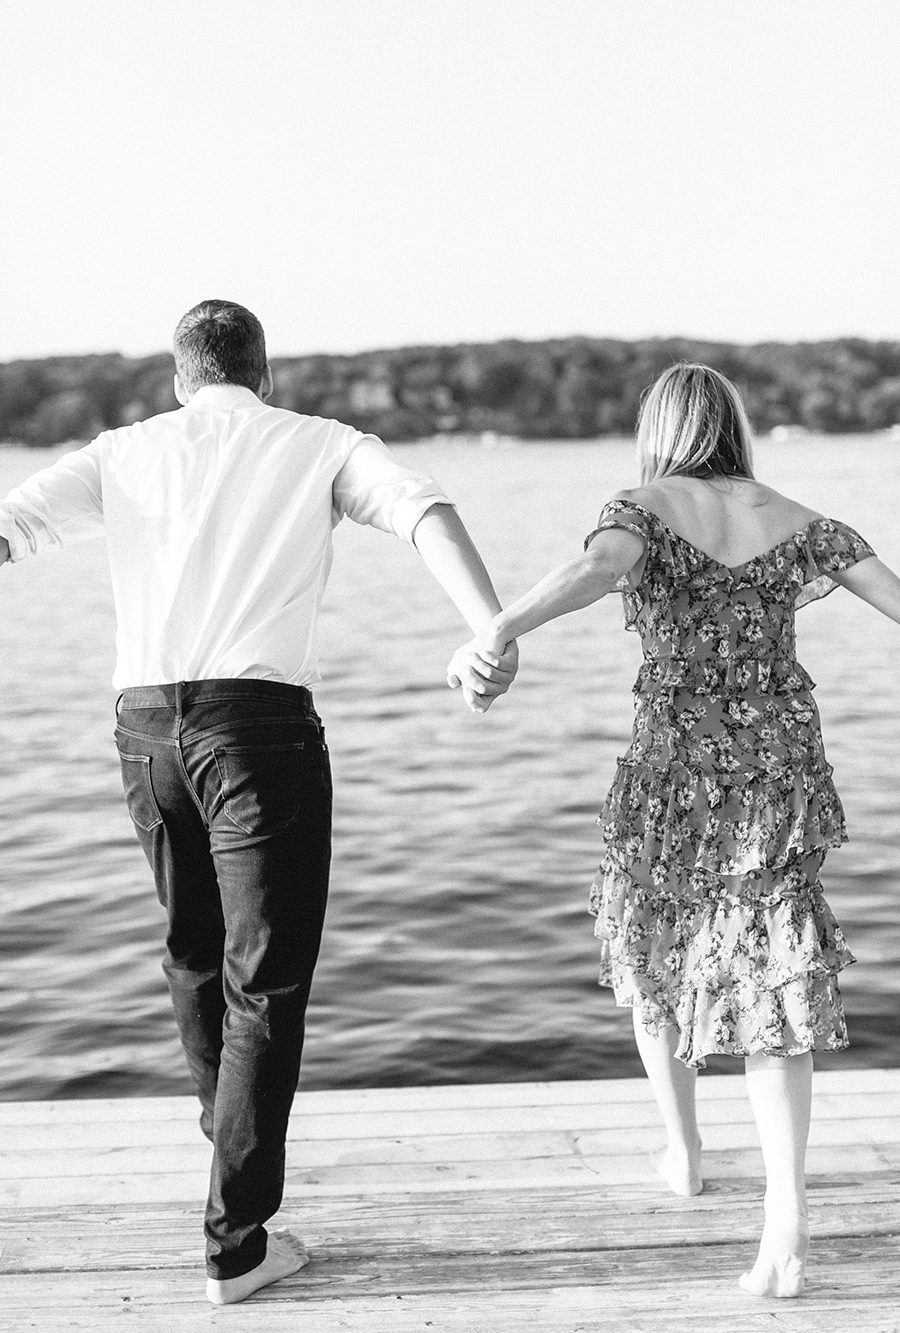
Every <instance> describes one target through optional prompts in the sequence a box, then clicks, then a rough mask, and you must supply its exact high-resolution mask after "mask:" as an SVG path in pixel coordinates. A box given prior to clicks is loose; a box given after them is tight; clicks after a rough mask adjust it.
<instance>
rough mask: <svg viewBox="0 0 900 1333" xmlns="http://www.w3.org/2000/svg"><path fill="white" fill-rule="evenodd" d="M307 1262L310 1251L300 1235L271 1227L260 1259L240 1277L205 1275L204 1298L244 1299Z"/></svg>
mask: <svg viewBox="0 0 900 1333" xmlns="http://www.w3.org/2000/svg"><path fill="white" fill-rule="evenodd" d="M308 1263H309V1255H308V1254H307V1253H306V1246H305V1245H304V1244H303V1241H302V1240H301V1239H300V1237H299V1236H294V1235H293V1234H292V1233H291V1232H290V1231H271V1232H270V1233H269V1237H268V1242H267V1244H266V1257H265V1259H263V1261H262V1263H261V1264H259V1265H258V1266H257V1267H256V1268H251V1270H250V1272H249V1273H242V1274H241V1276H240V1277H228V1278H223V1279H222V1280H221V1281H220V1280H219V1279H218V1278H214V1277H211V1278H208V1279H207V1282H206V1296H207V1299H208V1300H210V1301H212V1303H213V1305H234V1304H235V1303H236V1302H237V1301H244V1300H246V1299H247V1297H248V1296H250V1295H252V1294H253V1292H254V1291H259V1289H260V1287H267V1286H268V1285H269V1283H270V1282H278V1281H279V1279H280V1278H283V1277H290V1275H291V1273H298V1272H299V1271H300V1269H301V1268H303V1267H304V1266H305V1265H306V1264H308Z"/></svg>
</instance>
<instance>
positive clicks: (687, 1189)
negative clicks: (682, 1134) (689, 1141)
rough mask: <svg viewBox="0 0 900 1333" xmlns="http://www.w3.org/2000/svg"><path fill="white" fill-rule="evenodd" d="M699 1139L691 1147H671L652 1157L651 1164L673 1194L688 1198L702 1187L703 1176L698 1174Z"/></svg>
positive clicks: (697, 1192)
mask: <svg viewBox="0 0 900 1333" xmlns="http://www.w3.org/2000/svg"><path fill="white" fill-rule="evenodd" d="M700 1148H701V1144H700V1139H699V1138H698V1139H697V1143H696V1146H695V1147H694V1148H693V1149H687V1148H685V1149H679V1148H673V1147H672V1146H671V1145H670V1146H669V1147H668V1148H666V1150H665V1152H661V1153H657V1154H656V1155H655V1156H654V1157H653V1159H652V1160H653V1165H654V1167H655V1169H656V1171H657V1172H658V1173H659V1174H660V1175H661V1176H662V1178H663V1180H664V1181H665V1182H666V1184H667V1185H668V1187H669V1189H670V1190H672V1192H673V1193H674V1194H681V1195H683V1196H684V1197H686V1198H689V1197H690V1196H691V1195H692V1194H699V1193H700V1191H701V1190H702V1189H703V1177H702V1176H701V1174H700Z"/></svg>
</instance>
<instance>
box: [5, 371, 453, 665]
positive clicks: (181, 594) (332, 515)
mask: <svg viewBox="0 0 900 1333" xmlns="http://www.w3.org/2000/svg"><path fill="white" fill-rule="evenodd" d="M447 503H449V502H448V500H447V497H446V496H445V495H444V493H443V492H442V491H441V489H440V488H439V487H438V485H437V484H436V483H435V482H434V481H432V480H431V478H430V477H426V476H423V475H422V474H421V473H419V472H414V471H413V470H411V469H410V468H407V467H404V466H402V465H401V464H400V463H398V462H397V461H396V459H394V458H393V457H392V456H391V454H390V453H389V452H388V450H387V449H386V448H385V447H384V445H383V444H382V443H381V441H380V440H379V439H377V437H376V436H374V435H364V434H362V433H361V432H360V431H358V430H354V429H353V428H352V427H350V426H344V425H342V424H341V423H340V422H338V421H328V420H324V419H323V418H321V417H307V416H300V415H298V414H297V413H295V412H287V411H283V410H282V409H280V408H275V407H268V406H266V404H265V403H263V402H261V401H260V399H259V398H257V396H256V395H255V394H254V393H252V392H251V391H250V390H249V389H245V388H241V387H240V386H238V385H233V384H221V385H219V384H217V385H207V386H206V387H204V388H202V389H200V390H198V392H197V393H195V394H194V395H193V397H192V398H191V400H190V402H189V403H188V405H187V406H186V407H183V408H181V409H180V410H178V411H175V412H167V413H164V414H163V415H162V416H157V417H152V418H151V419H150V420H149V421H141V422H137V423H136V424H135V425H133V426H123V427H120V428H119V429H118V430H109V431H104V432H103V434H102V435H98V436H97V438H96V439H95V440H93V441H92V442H91V443H90V444H89V445H86V446H85V447H84V448H83V449H77V450H75V451H74V452H73V453H70V454H66V455H65V456H64V457H62V458H61V459H59V460H58V461H57V462H56V463H54V464H53V466H52V467H49V468H45V469H44V470H43V471H42V472H38V473H36V474H35V475H34V476H33V477H31V478H29V480H28V481H26V482H24V483H23V485H21V486H20V487H18V488H17V489H16V490H14V491H12V492H10V494H9V495H8V496H7V499H6V501H5V503H3V504H0V536H4V537H5V538H6V539H7V541H8V542H9V546H10V558H11V560H13V561H17V560H22V559H23V558H24V557H26V556H28V555H32V554H34V553H35V552H37V551H40V550H41V549H44V548H46V547H50V546H59V545H66V544H67V543H69V542H73V541H79V540H83V539H84V538H87V537H94V536H99V535H101V534H103V533H105V534H106V540H107V546H108V551H109V565H110V572H111V575H112V587H113V596H114V600H115V607H116V620H117V633H116V647H117V663H116V669H115V674H114V675H113V684H114V686H115V687H116V688H117V689H120V690H121V689H125V688H126V687H127V686H131V685H158V684H162V683H165V682H172V681H180V680H209V679H214V678H216V677H235V676H247V677H255V678H258V679H263V680H280V681H285V682H287V683H288V684H291V685H309V684H312V683H313V682H314V681H316V680H318V679H319V675H318V670H317V664H316V622H317V618H318V612H319V605H320V603H321V600H322V593H323V591H324V588H325V581H326V579H327V578H328V573H329V570H330V568H331V560H332V545H331V532H332V528H333V527H334V526H335V525H336V524H337V523H338V522H339V521H340V519H341V518H342V517H343V516H344V515H347V517H349V518H351V519H353V520H354V521H355V522H357V523H369V524H371V525H372V526H373V527H377V528H382V529H383V530H385V531H387V532H393V533H396V535H397V536H398V537H402V538H404V539H405V540H407V541H411V540H412V535H413V531H414V529H415V526H416V524H417V523H418V521H419V519H420V518H421V517H422V515H423V514H424V513H425V511H426V510H427V509H429V508H430V507H431V506H432V505H434V504H447Z"/></svg>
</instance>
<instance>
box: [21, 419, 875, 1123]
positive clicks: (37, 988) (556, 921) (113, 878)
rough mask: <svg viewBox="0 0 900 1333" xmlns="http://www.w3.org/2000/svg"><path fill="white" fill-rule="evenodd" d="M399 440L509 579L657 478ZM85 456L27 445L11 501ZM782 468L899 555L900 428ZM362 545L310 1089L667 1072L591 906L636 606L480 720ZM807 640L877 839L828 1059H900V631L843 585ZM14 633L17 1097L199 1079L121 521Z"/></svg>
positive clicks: (407, 594) (844, 861)
mask: <svg viewBox="0 0 900 1333" xmlns="http://www.w3.org/2000/svg"><path fill="white" fill-rule="evenodd" d="M401 452H402V455H403V457H405V458H407V459H409V460H410V461H411V462H412V463H414V464H415V465H417V466H421V467H423V468H425V469H426V470H428V471H430V472H432V473H433V474H434V475H435V476H437V477H438V478H439V479H440V481H441V482H442V483H443V484H444V486H445V488H446V489H447V491H448V492H449V493H450V494H451V495H452V496H453V497H454V499H455V500H456V501H457V503H458V505H459V508H460V510H461V512H462V515H463V518H464V520H465V521H466V523H467V525H468V527H469V529H470V531H471V533H472V534H473V536H474V538H475V540H476V542H477V544H478V545H479V547H480V549H481V550H482V553H483V554H484V557H485V559H486V562H487V564H488V566H489V568H490V570H491V572H492V575H493V577H494V581H495V583H496V586H497V589H498V592H499V593H500V596H501V598H503V599H505V600H510V599H511V598H512V597H513V596H515V595H517V594H518V593H519V592H520V591H522V590H524V588H525V587H526V586H530V584H531V583H532V582H533V581H534V580H535V579H536V578H537V577H539V576H540V575H541V574H543V573H544V572H546V571H547V570H548V569H549V568H550V567H551V566H553V565H554V564H557V563H559V562H560V561H562V560H564V559H566V558H567V557H568V556H569V555H571V554H572V553H573V552H576V551H578V550H580V547H581V540H582V537H583V535H584V533H585V532H587V531H588V530H589V529H590V528H592V527H593V524H594V520H595V518H596V515H597V513H598V511H599V509H600V507H601V505H602V503H603V501H604V500H605V499H606V498H607V497H608V496H609V495H610V493H611V492H613V491H614V490H617V489H618V488H620V487H621V486H623V485H633V484H634V482H635V477H634V472H633V465H632V447H631V445H630V443H625V442H609V441H604V442H601V443H580V442H579V443H565V444H552V445H550V444H548V445H540V444H521V445H519V444H511V445H506V446H501V447H497V448H491V449H487V448H481V447H478V446H476V445H472V444H464V443H462V442H440V443H423V444H421V445H411V446H405V447H404V448H403V449H402V450H401ZM57 456H58V453H57V451H52V452H50V453H38V452H34V451H27V450H21V449H8V450H4V451H2V452H0V495H2V494H5V492H6V491H7V490H8V489H9V487H10V486H12V485H14V484H15V483H16V482H17V481H19V480H20V479H22V478H23V477H25V476H27V475H28V474H29V473H30V472H32V471H34V470H36V469H37V468H38V467H41V466H44V465H45V464H46V463H48V462H50V461H52V460H53V459H54V458H55V457H57ZM757 471H758V474H759V475H760V477H761V478H762V479H763V480H765V481H768V482H769V483H770V484H772V485H774V486H776V487H778V488H779V489H782V490H786V491H787V492H789V493H793V494H795V495H797V497H798V498H799V499H802V500H803V501H804V502H805V503H807V504H809V505H811V506H813V507H815V508H818V509H821V510H823V511H824V512H826V513H828V514H831V515H833V516H835V517H839V518H842V519H844V520H845V521H846V522H848V523H851V524H852V525H853V526H854V527H856V528H858V529H859V530H860V531H861V532H862V533H863V535H864V536H866V537H867V538H868V539H869V540H870V541H871V542H872V544H873V545H874V546H875V547H876V549H877V550H878V552H879V554H880V555H882V556H883V557H884V558H885V559H886V560H887V561H888V562H889V563H891V564H893V565H894V566H895V567H898V568H900V524H898V522H897V508H898V504H900V446H898V445H897V443H896V442H893V443H892V442H891V441H889V440H888V439H886V438H883V437H862V438H834V437H831V438H827V439H823V438H818V437H809V438H806V439H803V440H795V441H789V442H786V443H784V442H779V443H778V444H774V443H772V442H768V441H762V442H761V443H760V444H759V445H758V446H757ZM335 545H336V560H335V569H334V573H333V575H332V579H331V582H330V584H329V588H328V592H327V595H326V603H325V606H324V611H323V616H322V623H321V644H322V668H323V674H324V676H325V680H324V681H323V683H322V684H321V686H319V687H318V689H317V691H316V695H317V703H318V707H319V710H320V712H321V713H322V715H323V717H324V719H325V723H326V726H327V729H328V736H329V742H330V746H331V751H332V760H333V765H334V772H335V783H336V807H335V859H334V872H333V878H332V891H331V899H330V905H329V912H328V922H327V927H326V936H325V942H324V946H323V950H322V957H321V962H320V964H319V969H318V972H317V974H316V982H315V985H314V989H313V997H312V1002H311V1006H310V1013H309V1023H308V1030H307V1041H306V1050H305V1056H304V1070H303V1080H302V1081H303V1085H304V1086H306V1087H354V1086H377V1085H391V1084H414V1083H435V1082H444V1081H461V1082H471V1081H481V1080H516V1079H538V1078H597V1077H601V1078H603V1077H620V1076H629V1075H634V1074H637V1073H639V1072H640V1066H639V1064H638V1061H637V1058H636V1056H635V1053H634V1049H633V1044H632V1038H631V1028H630V1016H629V1014H628V1012H627V1011H623V1010H617V1009H616V1008H615V1005H614V1003H613V1001H612V999H611V996H610V993H609V992H608V991H603V990H600V989H598V988H597V986H596V984H595V976H596V951H595V944H594V941H593V938H592V925H593V922H592V919H591V918H590V917H589V916H588V915H587V914H586V902H587V888H588V884H589V882H590V879H591V875H592V873H593V870H594V866H595V864H596V861H597V859H598V854H599V831H598V829H597V828H596V826H595V823H594V820H595V815H596V812H597V810H598V809H599V806H600V804H601V802H602V799H603V796H604V794H605V791H606V789H607V787H608V785H609V782H610V780H611V778H612V774H613V769H614V765H615V759H616V756H617V755H618V754H621V753H622V751H623V750H624V748H625V746H626V744H627V738H628V732H629V728H630V721H631V708H632V702H631V693H630V690H631V685H632V682H633V679H634V676H635V673H636V671H637V667H638V663H639V660H640V644H639V640H638V638H637V636H635V635H630V634H629V635H626V634H625V633H624V632H623V629H622V608H621V599H620V598H619V597H617V596H612V597H609V598H607V599H606V600H605V601H604V602H601V603H600V604H598V605H597V606H595V607H593V608H591V609H589V610H586V611H582V612H580V613H578V614H577V615H573V616H570V617H568V618H566V619H565V620H562V621H558V622H556V623H554V624H553V625H550V626H547V627H545V628H544V629H542V630H539V631H537V632H536V633H535V634H533V635H531V636H530V637H529V638H528V639H526V640H525V641H524V643H523V645H522V665H521V675H520V679H519V682H518V683H517V685H516V687H515V689H514V691H513V692H512V693H510V695H508V696H507V697H506V698H504V699H502V700H500V702H499V703H498V704H497V705H495V706H494V708H492V709H491V711H490V712H489V713H488V714H487V715H486V716H485V717H483V718H479V717H475V716H473V715H472V714H469V713H468V712H467V711H465V710H464V709H463V707H462V706H461V703H460V698H459V696H458V695H456V694H451V693H450V692H449V691H448V690H447V689H446V688H445V687H444V685H443V668H444V665H445V663H446V660H447V658H448V656H449V654H450V652H451V650H452V649H453V648H454V647H455V646H456V645H457V644H458V643H459V642H461V641H462V639H463V638H465V637H468V636H467V634H466V633H465V632H464V628H463V627H462V626H461V624H460V623H459V622H458V620H457V618H456V613H455V611H454V610H453V608H452V607H451V606H450V605H449V604H448V603H447V602H446V601H445V600H444V598H443V595H442V594H441V593H440V591H439V590H437V589H436V586H435V585H434V584H433V583H432V582H431V580H430V578H429V576H428V575H427V573H426V571H425V570H424V568H423V567H422V566H421V564H420V562H419V560H418V558H417V557H416V555H415V553H414V552H413V551H411V550H410V549H408V548H406V547H405V546H403V545H402V544H401V543H399V542H397V541H395V540H393V539H391V538H389V537H386V536H384V535H382V534H380V533H375V532H372V531H369V530H363V529H358V528H355V527H354V526H353V525H351V524H349V523H344V524H342V525H341V527H340V528H339V530H338V532H337V534H336V541H335ZM798 637H799V644H800V659H801V661H802V662H803V663H804V665H805V666H806V667H807V669H808V670H809V671H810V672H811V674H812V676H813V679H814V680H816V681H818V686H819V688H818V690H817V699H818V703H819V707H820V711H821V713H822V719H823V726H824V730H825V739H826V746H827V750H828V755H829V759H830V760H831V762H832V763H833V765H834V768H835V779H836V781H837V784H838V788H839V790H840V792H841V794H842V797H843V800H844V805H845V809H846V812H847V821H848V826H849V830H850V834H851V839H852V841H851V842H850V844H848V845H847V846H846V847H844V848H842V849H841V850H839V851H837V852H834V853H832V854H831V855H830V856H829V858H828V861H827V863H826V867H825V884H826V889H827V892H828V896H829V899H830V901H831V903H832V906H833V907H834V909H835V912H836V914H837V916H838V919H839V920H840V921H841V922H842V924H843V925H844V928H845V930H846V933H847V935H848V938H849V941H850V944H851V947H852V948H853V950H854V952H855V953H856V955H857V957H858V959H859V962H858V963H857V964H856V966H854V967H852V968H851V969H850V970H849V971H848V972H845V973H844V974H843V983H842V988H843V992H844V996H845V1001H846V1005H847V1010H848V1018H849V1025H850V1034H851V1040H852V1042H853V1046H852V1049H851V1050H850V1051H849V1052H848V1053H845V1054H842V1055H833V1056H829V1057H822V1058H821V1060H820V1062H819V1063H820V1065H821V1067H840V1068H849V1067H851V1066H853V1065H869V1066H888V1065H897V1064H900V1044H898V1042H897V1032H898V1023H897V1020H898V1008H900V1003H898V1002H900V912H898V902H900V870H898V851H900V814H898V806H900V723H898V717H900V671H898V665H897V664H898V660H900V627H898V626H896V625H893V624H892V623H890V622H889V621H887V620H885V619H884V618H883V617H880V616H878V615H877V614H876V613H875V612H874V611H872V610H871V609H870V608H868V607H866V606H865V605H863V604H862V603H861V602H859V601H858V600H857V599H855V598H853V597H852V596H851V595H850V594H849V593H846V592H844V591H838V592H836V593H835V594H834V595H833V596H832V597H830V598H827V599H826V600H825V601H823V602H820V603H817V604H815V605H813V606H810V607H808V608H806V609H804V610H803V611H802V612H801V613H800V614H799V616H798ZM0 644H2V651H0V701H2V703H0V744H2V750H0V815H2V828H0V882H2V890H0V891H2V898H0V1036H2V1051H3V1055H2V1068H0V1098H7V1099H8V1098H49V1097H67V1096H115V1095H154V1094H162V1093H178V1092H188V1091H189V1090H190V1088H189V1084H188V1080H187V1077H186V1074H185V1073H184V1071H183V1067H182V1057H181V1052H180V1047H179V1045H178V1041H177V1038H176V1035H175V1029H174V1022H173V1020H172V1017H171V1015H170V1012H169V1002H168V995H167V991H166V988H165V984H164V981H163V977H162V973H161V970H160V953H161V939H162V928H163V917H162V912H161V909H160V908H159V905H158V903H157V900H156V896H155V893H154V890H153V888H152V885H151V882H150V878H149V872H148V869H147V866H146V864H145V862H144V860H143V857H142V854H141V852H140V850H139V848H138V845H137V842H136V841H135V839H134V837H133V835H132V831H131V826H130V823H129V821H128V818H127V815H126V813H125V809H124V805H123V802H122V797H121V789H120V785H119V774H118V763H117V759H116V753H115V747H114V743H113V739H112V729H113V704H114V693H113V691H112V688H111V685H110V675H111V672H112V665H113V646H112V645H113V618H112V609H111V596H110V591H109V584H108V576H107V573H106V565H105V551H104V548H103V544H102V542H93V543H88V544H85V545H83V546H80V547H76V548H72V549H71V550H69V551H67V552H63V553H53V554H49V555H46V556H43V557H41V558H40V559H39V560H35V561H30V562H23V563H22V564H20V565H18V566H17V567H15V568H7V569H4V570H2V571H0ZM711 1068H713V1069H714V1070H715V1072H728V1071H733V1072H740V1070H741V1068H742V1065H741V1063H740V1062H738V1061H729V1060H728V1059H720V1060H716V1061H712V1062H711Z"/></svg>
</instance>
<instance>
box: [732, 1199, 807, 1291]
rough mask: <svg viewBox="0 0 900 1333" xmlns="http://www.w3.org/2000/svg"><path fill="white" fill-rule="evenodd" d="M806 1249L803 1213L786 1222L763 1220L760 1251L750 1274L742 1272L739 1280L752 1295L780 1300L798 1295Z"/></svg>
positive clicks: (805, 1226) (804, 1267)
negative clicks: (764, 1222)
mask: <svg viewBox="0 0 900 1333" xmlns="http://www.w3.org/2000/svg"><path fill="white" fill-rule="evenodd" d="M808 1252H809V1223H808V1221H807V1220H806V1218H805V1217H803V1216H797V1217H795V1218H793V1219H790V1220H787V1221H785V1220H784V1219H781V1218H779V1219H778V1221H777V1222H772V1223H771V1224H770V1223H769V1222H766V1225H765V1227H764V1228H763V1234H762V1239H761V1240H760V1242H759V1254H758V1255H757V1257H756V1263H755V1264H754V1265H753V1267H752V1269H751V1270H750V1272H749V1273H742V1274H741V1276H740V1278H739V1279H738V1283H739V1285H740V1286H742V1287H743V1289H744V1291H749V1292H750V1294H751V1296H775V1297H778V1298H781V1299H785V1298H789V1297H792V1296H799V1295H800V1293H801V1292H802V1291H803V1284H804V1281H805V1276H806V1256H807V1253H808Z"/></svg>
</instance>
